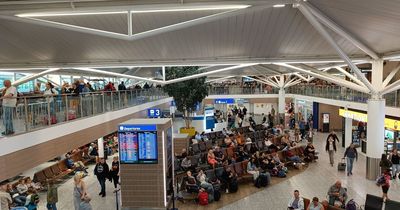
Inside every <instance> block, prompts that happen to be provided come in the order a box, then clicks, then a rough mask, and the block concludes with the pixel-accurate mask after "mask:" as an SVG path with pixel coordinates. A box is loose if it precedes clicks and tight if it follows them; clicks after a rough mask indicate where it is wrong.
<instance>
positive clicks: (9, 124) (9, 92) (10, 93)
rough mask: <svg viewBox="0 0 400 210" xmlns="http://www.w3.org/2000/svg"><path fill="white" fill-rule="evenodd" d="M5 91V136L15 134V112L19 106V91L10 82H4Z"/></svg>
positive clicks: (3, 104)
mask: <svg viewBox="0 0 400 210" xmlns="http://www.w3.org/2000/svg"><path fill="white" fill-rule="evenodd" d="M3 84H4V90H3V94H2V97H1V99H3V103H2V106H3V124H4V127H5V131H4V132H2V134H3V135H12V134H14V125H13V112H14V109H15V107H16V106H17V89H16V88H15V87H14V86H12V85H11V81H10V80H4V83H3Z"/></svg>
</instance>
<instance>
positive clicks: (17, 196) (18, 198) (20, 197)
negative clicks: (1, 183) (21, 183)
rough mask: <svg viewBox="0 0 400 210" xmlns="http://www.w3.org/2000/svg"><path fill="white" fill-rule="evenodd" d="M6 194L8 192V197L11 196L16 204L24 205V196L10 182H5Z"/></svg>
mask: <svg viewBox="0 0 400 210" xmlns="http://www.w3.org/2000/svg"><path fill="white" fill-rule="evenodd" d="M6 192H8V194H10V197H11V198H12V200H13V202H14V203H15V204H16V205H17V206H24V205H25V202H26V196H23V195H20V194H19V193H18V190H16V189H14V188H13V186H12V185H11V184H7V190H6Z"/></svg>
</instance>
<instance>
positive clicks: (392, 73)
mask: <svg viewBox="0 0 400 210" xmlns="http://www.w3.org/2000/svg"><path fill="white" fill-rule="evenodd" d="M399 70H400V64H399V65H398V66H397V67H396V68H394V69H393V70H392V71H391V72H390V73H389V75H388V76H387V77H386V79H385V80H384V81H383V83H382V89H383V88H385V87H386V86H387V85H388V84H389V82H390V80H392V79H393V77H394V75H396V74H397V72H398V71H399Z"/></svg>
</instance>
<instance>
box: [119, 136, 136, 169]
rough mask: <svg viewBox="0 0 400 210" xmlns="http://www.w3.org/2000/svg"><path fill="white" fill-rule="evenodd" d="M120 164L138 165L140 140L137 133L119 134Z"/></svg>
mask: <svg viewBox="0 0 400 210" xmlns="http://www.w3.org/2000/svg"><path fill="white" fill-rule="evenodd" d="M119 148H120V149H119V155H120V163H138V161H139V159H138V138H137V133H136V132H124V133H122V132H120V133H119Z"/></svg>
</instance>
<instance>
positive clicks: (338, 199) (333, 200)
mask: <svg viewBox="0 0 400 210" xmlns="http://www.w3.org/2000/svg"><path fill="white" fill-rule="evenodd" d="M328 196H329V205H332V206H336V207H343V206H344V205H345V204H346V200H347V192H346V189H345V188H343V187H342V182H340V181H336V182H335V184H334V185H332V186H331V187H330V188H329V191H328Z"/></svg>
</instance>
